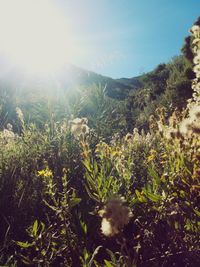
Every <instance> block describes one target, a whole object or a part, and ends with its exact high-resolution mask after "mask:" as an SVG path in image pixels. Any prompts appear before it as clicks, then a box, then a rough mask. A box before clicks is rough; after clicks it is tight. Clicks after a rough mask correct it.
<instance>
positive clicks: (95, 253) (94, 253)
mask: <svg viewBox="0 0 200 267" xmlns="http://www.w3.org/2000/svg"><path fill="white" fill-rule="evenodd" d="M101 247H102V246H98V247H97V248H96V249H95V251H94V252H93V254H92V257H91V259H90V261H89V263H88V267H91V266H92V263H93V261H94V257H95V256H96V255H97V254H98V252H99V249H100V248H101Z"/></svg>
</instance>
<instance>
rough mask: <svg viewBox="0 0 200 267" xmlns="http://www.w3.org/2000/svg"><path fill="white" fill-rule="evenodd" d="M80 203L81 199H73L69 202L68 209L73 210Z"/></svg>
mask: <svg viewBox="0 0 200 267" xmlns="http://www.w3.org/2000/svg"><path fill="white" fill-rule="evenodd" d="M80 202H81V198H78V197H76V198H73V199H71V200H70V207H71V208H73V207H74V206H76V205H78V204H79V203H80Z"/></svg>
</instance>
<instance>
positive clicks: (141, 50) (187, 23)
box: [0, 0, 200, 78]
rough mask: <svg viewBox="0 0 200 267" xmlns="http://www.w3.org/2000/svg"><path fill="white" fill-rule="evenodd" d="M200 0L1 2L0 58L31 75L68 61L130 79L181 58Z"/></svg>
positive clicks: (198, 9) (4, 0) (116, 76)
mask: <svg viewBox="0 0 200 267" xmlns="http://www.w3.org/2000/svg"><path fill="white" fill-rule="evenodd" d="M199 15H200V0H0V70H1V69H2V68H1V66H3V65H1V63H2V60H1V59H2V58H4V57H8V58H9V60H10V62H12V63H13V64H16V65H18V66H19V67H20V66H23V67H24V68H25V69H30V70H31V71H41V72H46V71H53V70H55V69H57V68H59V67H61V66H62V64H64V62H70V63H72V64H74V65H77V66H80V67H82V68H85V69H88V70H92V71H95V72H97V73H100V74H103V75H106V76H111V77H113V78H120V77H133V76H137V75H139V74H141V73H143V72H147V71H150V70H152V69H153V68H155V67H156V66H157V65H158V64H159V63H163V62H168V61H169V60H170V59H171V58H172V57H173V56H175V55H178V54H180V49H181V47H182V45H183V43H184V38H185V37H186V36H187V35H188V30H189V28H190V27H191V26H192V24H193V22H194V21H195V20H196V19H197V17H198V16H199Z"/></svg>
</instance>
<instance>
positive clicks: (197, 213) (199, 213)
mask: <svg viewBox="0 0 200 267" xmlns="http://www.w3.org/2000/svg"><path fill="white" fill-rule="evenodd" d="M194 212H195V213H196V215H197V216H198V217H200V212H199V211H198V210H197V209H194Z"/></svg>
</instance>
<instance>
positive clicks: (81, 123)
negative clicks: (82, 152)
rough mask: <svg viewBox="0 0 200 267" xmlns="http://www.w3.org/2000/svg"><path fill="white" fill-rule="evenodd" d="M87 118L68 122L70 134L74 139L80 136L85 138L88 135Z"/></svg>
mask: <svg viewBox="0 0 200 267" xmlns="http://www.w3.org/2000/svg"><path fill="white" fill-rule="evenodd" d="M87 123H88V120H87V118H76V119H74V120H72V121H70V124H71V132H72V134H73V135H74V136H75V138H79V137H80V136H81V135H83V136H86V135H87V134H89V130H90V129H89V127H88V126H87Z"/></svg>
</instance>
